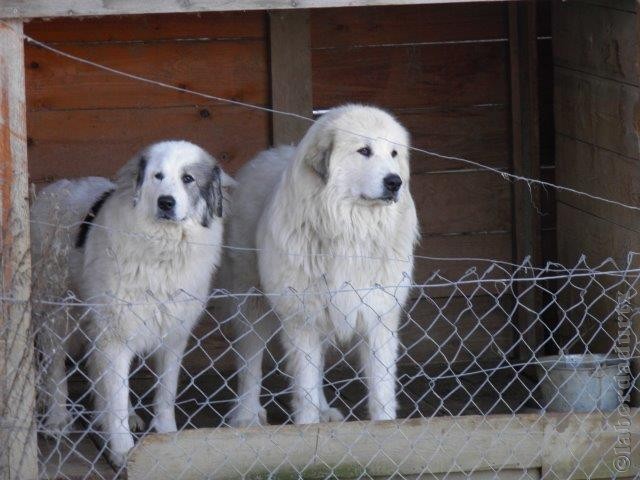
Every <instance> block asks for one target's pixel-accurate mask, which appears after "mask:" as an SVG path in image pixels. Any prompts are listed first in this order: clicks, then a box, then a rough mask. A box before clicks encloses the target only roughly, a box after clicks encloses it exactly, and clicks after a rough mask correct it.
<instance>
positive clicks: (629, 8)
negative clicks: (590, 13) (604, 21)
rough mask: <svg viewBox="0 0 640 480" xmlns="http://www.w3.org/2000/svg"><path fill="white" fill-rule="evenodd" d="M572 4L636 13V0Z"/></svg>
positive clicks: (577, 0) (589, 0)
mask: <svg viewBox="0 0 640 480" xmlns="http://www.w3.org/2000/svg"><path fill="white" fill-rule="evenodd" d="M572 1H573V2H574V3H587V4H591V5H598V6H600V7H604V8H610V9H614V10H622V11H624V12H630V13H635V12H636V11H637V1H636V0H572Z"/></svg>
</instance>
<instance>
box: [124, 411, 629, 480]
mask: <svg viewBox="0 0 640 480" xmlns="http://www.w3.org/2000/svg"><path fill="white" fill-rule="evenodd" d="M639 413H640V412H638V410H633V409H632V410H630V411H628V415H629V416H628V418H630V420H631V422H630V425H629V426H628V427H625V428H626V429H627V431H628V433H629V436H628V440H629V444H628V445H629V448H630V452H631V454H630V464H629V467H628V469H627V471H625V472H619V473H620V474H621V475H620V476H619V477H618V478H623V477H627V476H628V477H633V476H634V475H636V474H638V473H639V472H640V464H639V463H638V461H637V459H638V449H639V448H640V423H639V422H637V421H635V420H636V419H637V418H638V414H639ZM622 417H623V415H621V414H619V413H616V412H607V413H590V414H568V413H562V414H549V413H547V414H520V415H489V416H486V417H484V416H476V415H468V416H467V415H465V416H460V417H434V418H421V419H409V420H398V421H388V422H344V423H339V424H331V423H328V424H327V423H324V424H316V425H300V426H294V425H288V426H282V425H278V426H276V425H273V426H265V427H256V428H241V429H235V428H209V429H207V428H203V429H195V430H184V431H182V432H180V433H175V434H165V435H153V434H152V435H148V436H146V437H144V438H143V439H142V441H141V442H140V443H139V444H138V445H137V446H136V447H135V449H134V451H133V452H132V455H131V456H130V459H129V463H128V465H127V472H128V478H129V480H137V479H143V478H145V479H146V478H154V479H157V480H162V479H170V478H181V479H183V480H195V479H204V478H216V479H219V480H225V479H233V478H241V477H242V478H244V477H245V476H247V477H252V478H253V477H255V478H263V476H264V478H266V477H267V476H268V474H271V476H277V474H282V478H299V477H303V476H304V478H326V477H328V476H332V475H330V474H333V475H334V476H336V477H339V478H361V477H362V476H366V477H367V478H371V477H373V478H391V477H392V476H393V477H394V478H395V476H398V477H403V478H407V476H411V475H416V474H424V473H429V474H433V475H434V476H437V475H438V474H445V473H450V472H474V473H478V472H484V471H491V472H499V471H502V470H511V469H521V470H524V469H542V471H543V472H547V473H548V474H549V475H547V476H545V477H544V478H573V479H581V478H592V479H599V478H611V477H612V468H613V467H612V462H613V457H614V455H615V452H614V450H613V446H614V445H615V442H616V441H617V439H618V436H619V434H620V432H619V431H618V430H616V427H617V426H618V420H619V419H621V418H622ZM625 418H626V417H625ZM551 472H554V473H555V475H556V476H553V475H551ZM278 478H280V477H278ZM419 478H425V477H419ZM492 478H493V477H492Z"/></svg>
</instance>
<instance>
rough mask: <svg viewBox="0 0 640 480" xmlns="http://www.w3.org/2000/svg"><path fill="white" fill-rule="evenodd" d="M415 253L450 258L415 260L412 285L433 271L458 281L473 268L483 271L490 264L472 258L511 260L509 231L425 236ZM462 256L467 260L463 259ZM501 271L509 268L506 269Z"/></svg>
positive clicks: (427, 276)
mask: <svg viewBox="0 0 640 480" xmlns="http://www.w3.org/2000/svg"><path fill="white" fill-rule="evenodd" d="M415 254H416V255H417V256H420V255H423V256H427V257H444V258H449V259H451V260H432V259H428V258H419V257H418V258H416V259H415V262H414V265H415V267H414V275H413V278H414V282H415V283H419V284H421V283H423V282H425V281H426V280H427V279H428V278H429V277H431V276H432V275H433V274H434V273H435V272H436V271H437V272H439V275H440V276H442V277H444V278H447V279H449V280H458V279H459V278H461V277H462V276H463V275H464V274H465V272H468V271H469V270H470V269H472V268H474V269H476V270H477V271H478V272H482V271H484V270H485V269H486V268H488V267H489V266H490V265H491V262H482V261H476V260H472V259H473V258H478V259H481V258H486V259H491V260H496V261H505V262H509V261H511V232H503V233H478V234H467V235H427V236H424V237H423V238H422V240H421V241H420V244H419V245H418V247H417V248H416V251H415ZM465 257H467V258H469V260H465V259H464V258H465ZM453 259H460V260H453ZM504 268H505V269H508V268H507V267H506V266H505V267H504Z"/></svg>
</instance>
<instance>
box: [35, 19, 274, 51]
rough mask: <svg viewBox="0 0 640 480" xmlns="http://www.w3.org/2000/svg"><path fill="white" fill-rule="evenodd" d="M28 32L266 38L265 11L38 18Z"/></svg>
mask: <svg viewBox="0 0 640 480" xmlns="http://www.w3.org/2000/svg"><path fill="white" fill-rule="evenodd" d="M24 31H25V33H26V34H27V35H29V36H31V37H33V38H35V39H36V40H39V41H41V42H46V43H49V44H58V45H60V44H64V43H69V42H79V43H88V42H92V43H93V42H135V41H152V40H153V41H167V40H197V39H198V40H213V39H215V40H238V39H241V38H250V39H256V40H258V39H263V38H265V36H266V34H267V31H266V21H265V14H264V12H211V13H190V14H176V15H158V14H156V15H144V16H133V15H127V16H109V17H92V18H82V17H80V18H76V17H71V18H70V17H67V18H55V19H36V20H33V21H31V22H29V23H27V24H26V25H25V29H24Z"/></svg>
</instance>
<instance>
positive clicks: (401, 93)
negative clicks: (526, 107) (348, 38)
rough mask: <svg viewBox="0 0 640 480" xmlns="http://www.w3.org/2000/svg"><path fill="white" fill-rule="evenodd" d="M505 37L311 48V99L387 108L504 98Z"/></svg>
mask: <svg viewBox="0 0 640 480" xmlns="http://www.w3.org/2000/svg"><path fill="white" fill-rule="evenodd" d="M506 64H507V46H506V42H498V43H464V44H446V45H418V46H379V47H364V48H356V47H354V48H335V49H328V50H313V51H312V68H313V87H314V91H313V104H314V108H316V109H322V108H329V107H331V106H334V105H337V104H340V103H345V102H362V103H374V104H376V105H379V106H382V107H386V108H392V109H396V108H416V107H432V106H442V105H446V106H448V107H455V106H469V105H478V104H487V103H490V104H495V103H499V104H504V103H506V102H507V95H508V94H507V92H508V79H507V72H506V68H505V65H506Z"/></svg>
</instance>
